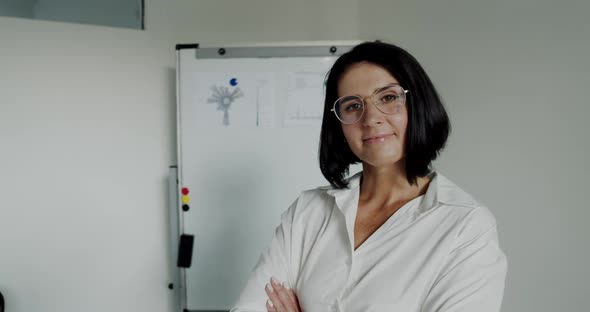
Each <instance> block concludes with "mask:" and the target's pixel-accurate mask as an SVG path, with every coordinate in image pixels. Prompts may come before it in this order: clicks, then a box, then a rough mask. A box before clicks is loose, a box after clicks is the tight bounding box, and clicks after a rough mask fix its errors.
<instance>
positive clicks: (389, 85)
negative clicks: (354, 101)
mask: <svg viewBox="0 0 590 312" xmlns="http://www.w3.org/2000/svg"><path fill="white" fill-rule="evenodd" d="M399 85H400V84H399V83H395V82H392V83H388V84H386V85H384V86H383V87H379V88H377V89H375V90H373V93H371V95H373V94H375V93H377V92H380V91H383V90H385V89H387V88H389V87H391V86H399ZM353 96H358V97H361V98H362V97H363V96H362V95H360V94H355V95H353Z"/></svg>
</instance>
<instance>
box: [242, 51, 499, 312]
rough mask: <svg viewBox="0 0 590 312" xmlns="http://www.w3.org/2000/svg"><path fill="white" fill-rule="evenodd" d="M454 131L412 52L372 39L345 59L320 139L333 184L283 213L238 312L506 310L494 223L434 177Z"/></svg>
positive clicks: (331, 78)
mask: <svg viewBox="0 0 590 312" xmlns="http://www.w3.org/2000/svg"><path fill="white" fill-rule="evenodd" d="M449 132H450V123H449V119H448V117H447V113H446V112H445V109H444V107H443V105H442V103H441V101H440V99H439V96H438V95H437V92H436V90H435V88H434V86H433V85H432V83H431V81H430V79H429V78H428V76H427V75H426V73H425V71H424V70H423V69H422V67H421V66H420V64H419V63H418V62H417V61H416V59H414V57H412V56H411V55H410V54H409V53H407V52H406V51H404V50H403V49H401V48H399V47H396V46H393V45H390V44H385V43H380V42H370V43H363V44H360V45H358V46H356V47H355V48H353V49H352V50H351V51H350V52H348V53H346V54H344V55H342V56H341V57H340V58H339V59H338V60H337V61H336V63H335V64H334V66H333V67H332V69H331V70H330V73H329V75H328V78H327V85H326V101H325V106H324V117H323V121H322V133H321V140H320V141H321V142H320V168H321V170H322V173H323V175H324V176H325V177H326V179H327V180H328V181H329V182H330V184H331V186H330V187H321V188H317V189H314V190H309V191H305V192H303V193H302V194H301V195H300V196H299V198H298V199H297V200H296V201H295V203H294V204H293V205H292V206H291V207H290V208H289V209H288V210H287V211H286V212H284V213H283V215H282V217H281V224H280V225H279V226H278V227H277V229H276V231H275V235H274V237H273V240H272V242H271V245H270V246H269V248H268V249H267V250H265V252H263V254H262V255H261V257H260V260H259V262H258V263H257V265H256V266H255V268H254V270H253V272H252V275H251V277H250V279H249V281H248V283H247V285H246V288H245V289H244V290H243V292H242V294H241V296H240V299H239V300H238V303H237V304H236V307H235V308H234V309H232V311H265V310H267V311H273V312H274V311H278V312H285V311H289V312H291V311H308V312H313V311H403V312H409V311H417V312H419V311H422V312H435V311H437V312H444V311H447V312H450V311H453V312H458V311H465V312H467V311H470V312H471V311H479V312H497V311H500V305H501V302H502V297H503V292H504V280H505V276H506V267H507V263H506V257H505V255H504V254H503V252H502V251H501V250H500V248H499V246H498V234H497V230H496V222H495V219H494V217H493V215H492V214H491V213H490V211H489V210H488V209H487V208H486V207H484V206H482V205H481V204H480V203H478V202H477V201H476V200H475V199H473V197H472V196H470V195H469V194H467V193H466V192H464V191H463V190H461V189H460V188H459V187H457V186H456V185H454V184H453V183H452V182H450V181H449V180H448V179H446V178H445V177H444V176H442V175H441V174H440V173H438V172H435V171H432V170H431V162H432V161H433V160H434V159H435V158H436V157H437V155H438V153H439V152H440V151H441V150H442V148H443V147H444V145H445V142H446V140H447V137H448V134H449ZM358 162H361V163H362V167H363V170H362V172H360V173H358V174H356V175H354V176H353V177H351V178H349V179H345V176H346V174H347V173H348V168H349V166H350V164H354V163H358Z"/></svg>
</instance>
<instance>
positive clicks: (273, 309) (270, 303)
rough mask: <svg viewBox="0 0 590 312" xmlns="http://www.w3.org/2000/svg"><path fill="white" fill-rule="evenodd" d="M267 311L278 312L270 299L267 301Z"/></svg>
mask: <svg viewBox="0 0 590 312" xmlns="http://www.w3.org/2000/svg"><path fill="white" fill-rule="evenodd" d="M266 310H267V311H268V312H277V310H276V309H275V307H274V306H273V304H272V301H271V300H270V299H268V300H266Z"/></svg>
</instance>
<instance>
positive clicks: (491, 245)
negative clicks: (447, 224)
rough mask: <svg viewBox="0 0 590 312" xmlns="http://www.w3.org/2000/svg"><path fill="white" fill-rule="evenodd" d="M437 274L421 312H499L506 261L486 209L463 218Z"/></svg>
mask: <svg viewBox="0 0 590 312" xmlns="http://www.w3.org/2000/svg"><path fill="white" fill-rule="evenodd" d="M440 272H441V273H440V275H438V278H437V279H436V281H435V283H434V284H433V286H432V288H431V290H430V292H429V293H428V295H427V297H426V299H425V301H424V304H423V306H422V312H468V311H469V312H472V311H479V312H499V311H500V308H501V304H502V298H503V295H504V283H505V278H506V272H507V261H506V256H505V255H504V253H503V252H502V250H500V247H499V244H498V231H497V227H496V222H495V219H494V217H493V216H492V214H491V213H490V212H489V211H488V210H487V208H484V207H480V208H478V209H476V210H475V211H474V212H473V213H472V214H471V215H470V216H469V217H467V218H466V221H465V222H464V224H463V225H462V226H461V228H460V230H459V231H458V235H457V243H456V244H455V246H454V248H453V249H452V251H451V252H450V254H449V256H448V261H446V263H445V264H444V265H443V268H442V270H441V271H440Z"/></svg>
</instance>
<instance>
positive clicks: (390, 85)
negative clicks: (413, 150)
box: [330, 83, 410, 125]
mask: <svg viewBox="0 0 590 312" xmlns="http://www.w3.org/2000/svg"><path fill="white" fill-rule="evenodd" d="M393 86H396V87H400V88H401V89H402V90H403V91H404V105H405V104H406V94H408V93H409V92H410V90H406V89H404V87H402V86H401V85H399V84H397V83H391V84H388V85H386V86H383V87H381V88H379V89H377V90H375V91H374V92H373V94H371V95H369V96H366V97H362V96H360V95H345V96H341V97H339V98H338V99H337V100H336V101H334V104H333V105H332V109H330V111H331V112H333V113H334V115H335V116H336V118H337V119H338V120H340V122H341V123H343V124H345V125H352V124H355V123H357V122H359V121H360V120H361V119H362V118H363V115H365V111H366V109H365V107H366V106H367V102H366V99H369V98H371V99H372V97H374V96H375V95H376V94H377V93H379V92H381V91H383V90H384V89H386V88H389V87H393ZM348 97H356V98H358V99H360V100H361V103H362V104H363V112H362V113H361V115H360V116H359V119H357V120H356V121H355V122H344V121H343V120H342V119H340V117H338V114H337V113H336V103H338V101H340V100H341V99H343V98H348ZM371 102H373V105H375V107H376V108H377V109H378V110H379V111H380V112H382V113H383V114H385V115H393V114H394V113H391V114H390V113H386V112H384V111H382V110H381V108H379V105H377V103H376V101H371Z"/></svg>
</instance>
